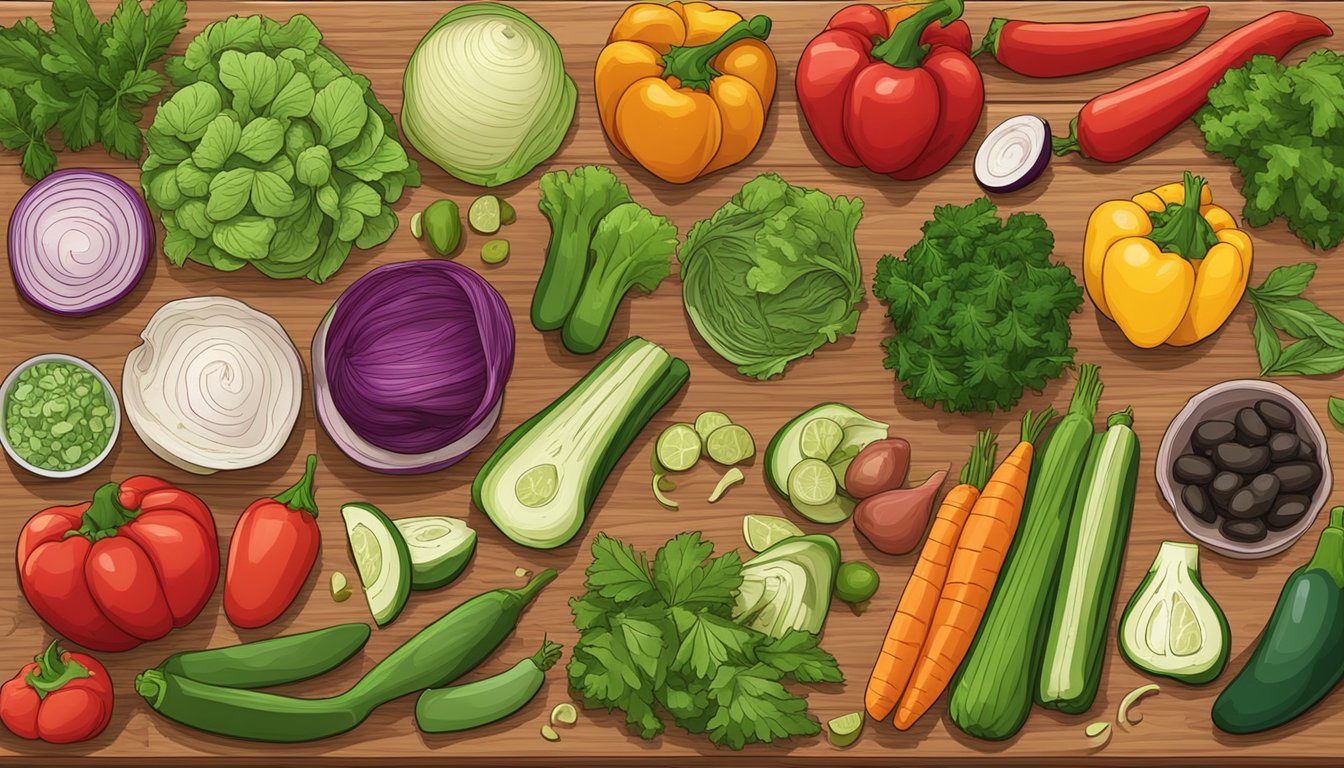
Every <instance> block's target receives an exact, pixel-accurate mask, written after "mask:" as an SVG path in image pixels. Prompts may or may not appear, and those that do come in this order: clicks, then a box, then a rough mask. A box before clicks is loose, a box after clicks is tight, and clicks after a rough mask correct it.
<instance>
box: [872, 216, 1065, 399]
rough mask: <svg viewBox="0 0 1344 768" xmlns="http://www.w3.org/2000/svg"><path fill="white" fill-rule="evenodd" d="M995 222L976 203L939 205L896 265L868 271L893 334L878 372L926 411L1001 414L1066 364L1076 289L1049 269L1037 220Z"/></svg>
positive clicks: (889, 260)
mask: <svg viewBox="0 0 1344 768" xmlns="http://www.w3.org/2000/svg"><path fill="white" fill-rule="evenodd" d="M997 213H998V209H997V208H996V207H995V206H994V204H993V203H991V202H990V201H989V200H988V199H986V198H980V199H978V200H975V201H973V202H972V203H970V204H969V205H966V206H964V207H963V206H956V205H943V206H939V207H937V208H935V209H934V211H933V219H931V220H930V221H927V222H925V223H924V227H923V232H924V237H923V239H921V240H920V241H919V242H917V243H915V244H914V245H913V246H911V247H910V248H909V249H908V250H906V252H905V257H904V258H902V259H897V258H895V257H894V256H891V255H886V256H883V257H882V258H881V259H879V260H878V262H877V279H876V280H875V281H874V283H873V294H874V295H875V296H877V297H878V298H879V299H881V300H882V301H884V302H886V303H887V305H888V307H887V314H888V315H889V316H890V317H891V321H892V323H893V324H894V325H895V326H896V335H895V336H893V337H891V338H888V339H887V340H886V342H885V344H886V348H887V359H886V363H885V364H886V367H887V368H890V369H892V370H894V371H895V372H896V378H897V379H899V380H900V381H902V382H904V384H903V386H902V388H901V391H902V392H904V393H905V396H906V397H908V398H910V399H911V400H918V401H919V402H921V403H924V404H925V405H927V406H929V407H930V408H932V407H935V406H937V405H942V407H943V409H944V410H946V411H949V412H955V411H992V410H994V409H995V408H1000V409H1002V410H1008V409H1009V408H1012V407H1013V405H1014V404H1016V403H1017V401H1018V400H1019V399H1021V397H1022V392H1023V391H1024V390H1025V389H1027V388H1031V389H1033V390H1036V391H1039V390H1041V389H1042V388H1044V387H1045V384H1046V382H1047V381H1049V380H1050V379H1053V378H1055V377H1057V376H1059V375H1060V374H1061V373H1062V372H1063V371H1064V367H1065V366H1066V365H1069V364H1071V363H1072V362H1073V354H1074V349H1073V347H1070V346H1069V338H1070V335H1071V331H1070V329H1069V315H1070V314H1072V313H1073V312H1076V311H1077V310H1078V307H1079V306H1080V305H1081V304H1082V301H1083V291H1082V288H1080V287H1079V286H1078V283H1077V281H1076V280H1074V277H1073V273H1072V272H1070V271H1069V268H1068V267H1066V266H1064V265H1062V264H1053V263H1051V262H1050V251H1051V249H1052V248H1053V247H1054V243H1055V238H1054V236H1053V235H1052V234H1050V230H1049V229H1046V226H1045V220H1044V219H1042V218H1041V217H1040V216H1037V215H1036V214H1031V213H1014V214H1013V215H1012V216H1009V217H1008V218H1007V220H1003V221H1001V220H1000V219H999V217H998V215H997Z"/></svg>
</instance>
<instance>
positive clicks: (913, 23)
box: [872, 0, 966, 69]
mask: <svg viewBox="0 0 1344 768" xmlns="http://www.w3.org/2000/svg"><path fill="white" fill-rule="evenodd" d="M965 8H966V4H965V3H964V2H963V0H934V2H932V3H929V4H928V5H926V6H924V7H923V8H920V9H919V10H918V11H915V12H914V13H912V14H910V15H909V16H908V17H906V18H904V19H901V20H900V21H899V22H897V23H896V26H895V28H893V29H892V30H891V35H890V36H888V37H887V39H886V40H883V41H882V42H880V43H878V44H877V45H874V46H873V52H872V56H873V58H875V59H878V60H880V61H884V62H886V63H887V64H890V65H891V66H893V67H899V68H900V69H914V68H915V67H918V66H919V64H920V62H922V61H924V54H926V53H928V52H929V47H928V46H927V45H923V44H922V43H920V42H919V39H920V37H921V36H923V34H924V28H925V27H927V26H929V25H930V24H932V23H933V22H935V21H941V22H942V23H943V26H947V25H948V24H951V23H952V22H954V21H956V20H957V19H959V18H961V12H962V11H963V10H964V9H965Z"/></svg>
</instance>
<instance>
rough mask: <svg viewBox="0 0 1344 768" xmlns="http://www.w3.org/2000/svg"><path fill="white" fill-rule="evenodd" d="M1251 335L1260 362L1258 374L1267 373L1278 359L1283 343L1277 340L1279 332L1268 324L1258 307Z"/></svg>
mask: <svg viewBox="0 0 1344 768" xmlns="http://www.w3.org/2000/svg"><path fill="white" fill-rule="evenodd" d="M1251 335H1252V336H1253V337H1254V338H1255V357H1256V360H1257V361H1258V362H1259V363H1260V375H1261V376H1265V375H1268V372H1269V369H1271V368H1273V367H1274V363H1275V362H1277V361H1278V359H1279V352H1280V351H1281V350H1282V349H1283V344H1282V343H1281V342H1280V341H1279V334H1278V332H1277V331H1275V330H1274V326H1272V325H1270V324H1269V320H1268V319H1266V317H1265V315H1263V314H1261V313H1260V312H1259V311H1258V309H1257V311H1256V313H1255V325H1254V327H1252V329H1251Z"/></svg>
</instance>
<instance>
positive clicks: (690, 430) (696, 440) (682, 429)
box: [653, 424, 701, 472]
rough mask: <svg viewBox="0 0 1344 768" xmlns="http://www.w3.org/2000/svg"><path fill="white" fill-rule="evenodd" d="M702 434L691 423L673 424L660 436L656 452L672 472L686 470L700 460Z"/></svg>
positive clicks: (661, 462)
mask: <svg viewBox="0 0 1344 768" xmlns="http://www.w3.org/2000/svg"><path fill="white" fill-rule="evenodd" d="M700 449H701V444H700V436H699V435H698V434H696V433H695V427H692V426H691V425H690V424H673V425H672V426H670V427H668V428H667V429H664V430H663V433H662V434H661V435H659V436H658V441H657V442H655V443H654V445H653V450H654V454H655V455H656V456H657V458H658V463H659V464H661V465H663V466H664V467H666V468H667V469H668V470H669V471H671V472H685V471H686V470H688V469H690V468H691V467H693V466H695V463H696V462H697V461H699V460H700Z"/></svg>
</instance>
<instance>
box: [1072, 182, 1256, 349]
mask: <svg viewBox="0 0 1344 768" xmlns="http://www.w3.org/2000/svg"><path fill="white" fill-rule="evenodd" d="M1187 201H1189V202H1187ZM1252 250H1253V249H1252V247H1251V238H1250V237H1248V236H1247V235H1246V233H1245V232H1242V231H1241V230H1240V229H1238V228H1237V222H1236V219H1235V218H1233V217H1232V214H1230V213H1228V212H1227V211H1226V210H1224V209H1223V208H1220V207H1218V206H1216V205H1214V204H1213V196H1212V193H1210V191H1209V188H1208V185H1206V184H1205V183H1204V179H1202V178H1200V177H1198V176H1195V175H1193V174H1191V173H1190V172H1189V171H1187V172H1186V174H1185V179H1184V180H1183V181H1181V182H1178V183H1175V184H1164V185H1162V186H1160V187H1158V188H1156V189H1154V190H1152V191H1150V192H1142V193H1140V194H1137V195H1135V196H1134V197H1132V198H1130V199H1129V200H1108V201H1106V202H1104V203H1102V204H1101V205H1098V206H1097V207H1096V208H1095V209H1094V210H1093V211H1092V216H1091V217H1090V218H1089V219H1088V222H1087V234H1086V235H1084V238H1083V282H1084V284H1085V285H1086V287H1087V294H1088V295H1089V296H1091V297H1092V303H1093V304H1094V305H1096V307H1097V310H1098V311H1099V312H1101V313H1102V314H1103V315H1105V316H1106V317H1108V318H1110V319H1112V320H1114V321H1115V323H1116V325H1119V326H1120V330H1121V331H1123V332H1124V334H1125V338H1127V339H1129V341H1130V343H1132V344H1134V345H1135V346H1138V347H1156V346H1158V345H1159V344H1171V345H1174V346H1186V345H1189V344H1194V343H1195V342H1197V341H1199V340H1200V339H1203V338H1205V337H1207V336H1209V335H1210V334H1212V333H1213V332H1214V331H1216V330H1218V329H1219V328H1220V327H1222V325H1223V323H1225V322H1227V318H1228V317H1229V316H1230V315H1231V314H1232V310H1234V309H1236V307H1237V303H1238V302H1240V301H1241V297H1242V294H1244V293H1245V292H1246V282H1247V280H1248V279H1250V276H1251V257H1252Z"/></svg>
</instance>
